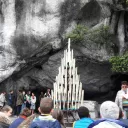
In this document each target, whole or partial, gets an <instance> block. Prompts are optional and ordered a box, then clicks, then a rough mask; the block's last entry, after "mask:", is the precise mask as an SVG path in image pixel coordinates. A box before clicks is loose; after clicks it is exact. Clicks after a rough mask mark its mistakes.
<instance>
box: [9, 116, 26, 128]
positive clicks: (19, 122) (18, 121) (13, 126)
mask: <svg viewBox="0 0 128 128" xmlns="http://www.w3.org/2000/svg"><path fill="white" fill-rule="evenodd" d="M25 119H26V117H25V116H20V117H19V118H17V119H16V120H15V121H13V122H12V124H11V125H10V127H9V128H17V127H18V126H19V125H20V124H21V123H22V122H23V121H24V120H25Z"/></svg>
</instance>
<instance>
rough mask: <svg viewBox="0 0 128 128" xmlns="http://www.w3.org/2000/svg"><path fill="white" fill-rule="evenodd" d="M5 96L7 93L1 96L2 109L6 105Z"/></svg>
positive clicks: (0, 106)
mask: <svg viewBox="0 0 128 128" xmlns="http://www.w3.org/2000/svg"><path fill="white" fill-rule="evenodd" d="M5 94H6V92H2V93H1V94H0V109H1V108H3V107H4V105H5V103H6V98H5Z"/></svg>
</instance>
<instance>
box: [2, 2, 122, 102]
mask: <svg viewBox="0 0 128 128" xmlns="http://www.w3.org/2000/svg"><path fill="white" fill-rule="evenodd" d="M112 4H113V2H112V0H94V1H93V0H54V1H53V0H6V1H3V0H1V1H0V6H1V10H0V27H1V29H0V42H1V43H0V81H1V84H0V86H1V89H6V90H7V91H9V90H10V89H14V90H17V89H19V88H25V89H31V90H36V89H39V90H40V89H46V88H47V87H49V88H52V86H53V82H54V81H55V77H56V75H57V73H58V67H59V66H60V60H61V57H63V50H64V49H65V48H66V40H65V37H66V35H67V34H68V33H69V32H71V31H72V30H73V29H74V28H75V26H76V25H77V24H84V25H86V26H88V27H89V28H90V29H95V28H96V27H99V26H100V24H105V23H107V25H109V19H110V17H111V8H110V6H111V5H112ZM106 21H107V22H106ZM112 23H114V21H112ZM121 25H122V20H120V22H119V28H120V30H118V34H119V35H118V38H117V40H118V41H119V44H118V45H119V48H120V47H121V48H120V50H119V51H120V52H122V51H123V48H124V46H125V44H124V37H122V36H121V35H122V31H123V28H122V26H121ZM112 32H113V29H112ZM123 36H124V35H123ZM118 41H117V42H118ZM121 42H122V43H121ZM71 48H73V49H74V54H75V56H74V57H75V58H76V66H77V67H78V73H79V74H80V76H81V77H80V79H81V82H82V83H83V88H84V89H85V98H86V99H95V100H97V101H98V100H99V99H98V98H99V95H100V96H101V97H102V98H101V99H102V100H104V99H106V98H108V97H109V98H111V97H113V95H115V92H114V93H113V90H112V89H111V88H115V86H114V87H113V86H112V83H111V80H110V76H111V75H112V72H111V69H110V68H111V67H110V64H109V63H108V59H109V58H110V57H111V56H113V55H114V51H111V52H108V51H107V49H106V48H105V47H103V46H101V47H99V46H98V45H96V44H95V43H93V42H91V43H89V44H86V41H85V42H82V44H79V45H76V44H73V43H72V44H71Z"/></svg>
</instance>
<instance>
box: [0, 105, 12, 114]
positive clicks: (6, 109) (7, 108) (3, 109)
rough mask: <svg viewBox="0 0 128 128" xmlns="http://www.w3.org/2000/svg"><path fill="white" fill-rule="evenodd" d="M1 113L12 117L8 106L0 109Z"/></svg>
mask: <svg viewBox="0 0 128 128" xmlns="http://www.w3.org/2000/svg"><path fill="white" fill-rule="evenodd" d="M1 112H3V113H5V115H7V116H11V115H12V108H11V107H10V106H8V105H5V106H4V107H3V108H2V109H1Z"/></svg>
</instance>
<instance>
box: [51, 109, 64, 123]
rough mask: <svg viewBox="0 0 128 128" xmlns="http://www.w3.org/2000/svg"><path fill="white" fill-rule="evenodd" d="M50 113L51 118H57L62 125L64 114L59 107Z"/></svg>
mask: <svg viewBox="0 0 128 128" xmlns="http://www.w3.org/2000/svg"><path fill="white" fill-rule="evenodd" d="M51 115H52V117H53V118H55V119H57V120H58V121H59V122H60V124H62V125H64V115H63V112H62V111H61V110H59V109H54V110H53V111H52V112H51Z"/></svg>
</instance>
